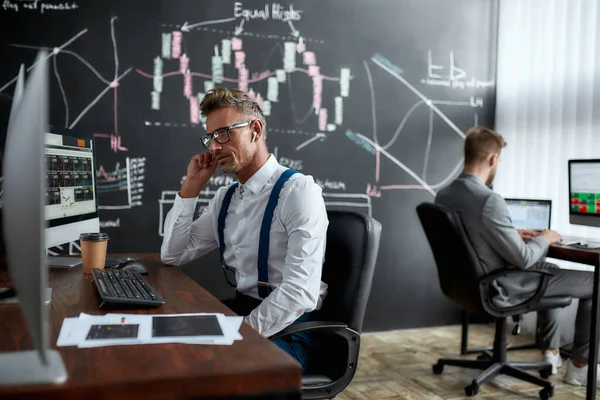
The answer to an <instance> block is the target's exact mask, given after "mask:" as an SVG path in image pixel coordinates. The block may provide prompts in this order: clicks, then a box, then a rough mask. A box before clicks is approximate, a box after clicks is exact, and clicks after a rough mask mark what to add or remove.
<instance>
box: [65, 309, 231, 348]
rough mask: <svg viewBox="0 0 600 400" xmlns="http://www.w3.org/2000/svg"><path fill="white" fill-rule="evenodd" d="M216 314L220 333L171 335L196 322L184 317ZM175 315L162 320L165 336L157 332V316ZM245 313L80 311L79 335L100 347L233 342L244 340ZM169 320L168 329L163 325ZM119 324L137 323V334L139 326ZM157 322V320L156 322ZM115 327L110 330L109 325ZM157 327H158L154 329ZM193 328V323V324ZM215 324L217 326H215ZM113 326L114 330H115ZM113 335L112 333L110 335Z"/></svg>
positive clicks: (82, 340)
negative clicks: (112, 312) (242, 325)
mask: <svg viewBox="0 0 600 400" xmlns="http://www.w3.org/2000/svg"><path fill="white" fill-rule="evenodd" d="M205 316H214V317H216V321H217V322H218V328H220V329H218V330H219V331H220V332H221V334H217V335H209V334H206V335H182V336H170V332H171V331H174V332H175V333H178V332H184V331H185V329H186V328H189V327H190V326H189V324H190V321H191V322H192V323H193V322H194V321H195V320H196V319H195V318H191V319H190V318H185V317H200V318H202V317H205ZM155 317H157V318H165V317H166V318H171V317H172V318H173V319H168V320H161V321H160V322H161V323H162V328H163V332H161V333H160V334H161V335H162V336H158V335H155V333H156V332H153V331H155V330H160V329H161V327H159V326H157V327H154V326H153V324H154V322H155V321H154V318H155ZM242 320H243V319H242V317H233V319H230V318H229V317H225V316H224V315H223V314H217V313H187V314H153V315H142V314H107V315H104V316H95V315H89V314H81V315H80V323H79V326H78V328H79V329H78V333H77V336H76V338H74V339H73V340H78V342H77V343H78V346H79V347H100V346H116V345H131V344H152V343H188V344H206V345H231V344H233V341H234V340H241V339H242V337H241V335H240V334H239V332H238V331H239V328H240V326H241V323H242ZM165 323H167V325H168V326H167V330H166V331H165V329H164V325H165ZM120 324H128V325H135V326H137V336H136V335H134V331H135V330H136V329H135V328H133V327H129V328H126V329H123V328H120V326H119V325H120ZM157 324H158V322H157ZM108 326H110V327H111V328H112V329H111V331H112V332H110V331H108V329H107V327H108ZM92 327H94V329H95V331H94V332H93V334H92V335H90V334H89V332H90V330H91V329H92ZM155 328H156V329H155ZM192 328H193V327H192ZM213 328H217V327H214V326H213ZM113 329H114V330H113ZM115 334H123V336H128V337H120V338H116V337H114V335H115ZM89 336H95V338H94V339H89ZM108 336H111V337H108Z"/></svg>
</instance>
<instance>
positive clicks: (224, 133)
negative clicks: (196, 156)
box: [200, 119, 254, 150]
mask: <svg viewBox="0 0 600 400" xmlns="http://www.w3.org/2000/svg"><path fill="white" fill-rule="evenodd" d="M252 122H254V120H253V119H251V120H249V121H244V122H238V123H237V124H233V125H229V126H226V127H224V128H219V129H215V130H214V132H212V133H208V134H207V135H206V136H202V137H201V138H200V142H202V145H203V146H204V148H205V149H206V150H208V147H209V146H210V141H211V140H214V141H215V142H217V143H219V144H225V143H227V142H229V141H230V140H231V136H230V134H229V131H230V130H231V129H235V128H242V127H244V126H248V125H250V124H251V123H252Z"/></svg>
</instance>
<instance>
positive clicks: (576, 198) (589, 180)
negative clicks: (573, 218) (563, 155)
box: [569, 160, 600, 216]
mask: <svg viewBox="0 0 600 400" xmlns="http://www.w3.org/2000/svg"><path fill="white" fill-rule="evenodd" d="M569 200H570V201H569V202H570V210H571V213H572V214H579V215H592V216H600V160H570V161H569Z"/></svg>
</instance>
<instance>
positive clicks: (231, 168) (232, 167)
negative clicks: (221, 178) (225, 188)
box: [220, 160, 238, 174]
mask: <svg viewBox="0 0 600 400" xmlns="http://www.w3.org/2000/svg"><path fill="white" fill-rule="evenodd" d="M220 167H221V172H223V173H225V174H235V173H236V172H237V171H238V167H237V164H236V162H235V161H234V160H229V161H227V162H226V163H225V164H223V165H221V166H220Z"/></svg>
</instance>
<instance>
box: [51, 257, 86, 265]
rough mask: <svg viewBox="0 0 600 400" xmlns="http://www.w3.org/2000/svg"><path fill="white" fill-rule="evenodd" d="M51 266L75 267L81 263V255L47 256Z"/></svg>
mask: <svg viewBox="0 0 600 400" xmlns="http://www.w3.org/2000/svg"><path fill="white" fill-rule="evenodd" d="M46 264H47V265H48V267H50V268H74V267H78V266H80V265H81V257H59V256H46Z"/></svg>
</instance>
